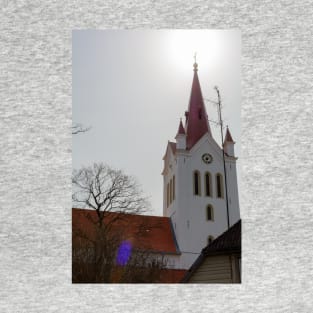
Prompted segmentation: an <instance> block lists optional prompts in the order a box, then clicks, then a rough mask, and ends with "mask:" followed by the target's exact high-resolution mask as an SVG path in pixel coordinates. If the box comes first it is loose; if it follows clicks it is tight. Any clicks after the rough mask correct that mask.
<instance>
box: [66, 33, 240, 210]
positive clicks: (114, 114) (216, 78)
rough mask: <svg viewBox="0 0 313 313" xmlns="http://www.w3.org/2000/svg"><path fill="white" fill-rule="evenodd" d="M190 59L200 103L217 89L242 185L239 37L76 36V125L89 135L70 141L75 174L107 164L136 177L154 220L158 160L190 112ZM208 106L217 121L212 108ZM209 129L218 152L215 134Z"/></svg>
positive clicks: (157, 204)
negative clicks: (149, 205)
mask: <svg viewBox="0 0 313 313" xmlns="http://www.w3.org/2000/svg"><path fill="white" fill-rule="evenodd" d="M195 52H197V63H198V75H199V80H200V84H201V88H202V94H203V97H204V98H207V99H211V100H216V92H215V91H214V89H213V87H214V86H215V85H216V86H218V87H219V89H220V93H221V96H222V103H223V117H224V123H225V125H227V124H228V125H229V128H230V131H231V133H232V136H233V139H234V141H236V145H235V153H236V155H237V156H238V157H239V159H238V162H237V172H238V176H239V177H238V179H239V180H240V178H241V175H240V170H241V166H240V156H241V155H240V136H241V127H240V126H241V125H240V104H241V36H240V32H239V31H237V30H231V31H226V30H220V31H208V30H206V31H205V30H202V31H189V30H188V31H187V30H185V31H184V30H175V31H174V30H172V31H165V30H157V31H147V30H145V31H143V30H142V31H131V30H129V31H125V30H124V31H120V30H112V31H108V30H102V31H93V30H87V31H74V32H73V81H72V83H73V123H75V122H76V123H77V122H79V123H83V124H84V125H85V126H91V127H92V128H91V130H89V131H88V132H87V133H83V134H78V135H75V136H73V168H80V167H81V166H83V165H91V164H93V163H94V162H104V163H107V164H108V165H111V166H112V167H115V168H118V169H123V170H124V171H125V172H126V173H127V174H129V175H133V176H135V177H136V178H137V180H138V182H139V183H140V184H141V186H142V189H143V191H144V193H145V194H146V195H147V196H149V197H150V202H151V207H152V210H151V212H150V213H149V214H151V215H162V210H163V208H162V205H163V200H162V197H163V194H162V192H163V186H162V183H163V179H162V176H161V172H162V168H163V160H162V157H163V155H164V153H165V149H166V144H167V141H168V140H171V141H175V139H174V137H175V135H176V133H177V129H178V124H179V119H180V117H184V112H185V111H186V110H187V108H188V101H189V97H190V90H191V83H192V78H193V63H194V58H193V56H194V53H195ZM206 106H207V112H208V115H209V119H211V120H217V112H216V107H215V106H214V105H213V104H212V103H210V102H206ZM183 120H184V119H183ZM211 129H212V132H213V136H214V138H215V140H216V141H217V142H218V143H219V144H220V142H221V139H220V135H219V129H218V128H217V127H216V126H214V124H213V123H211ZM239 198H240V194H239Z"/></svg>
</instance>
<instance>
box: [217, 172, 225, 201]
mask: <svg viewBox="0 0 313 313" xmlns="http://www.w3.org/2000/svg"><path fill="white" fill-rule="evenodd" d="M216 196H217V197H218V198H224V189H223V176H222V174H216Z"/></svg>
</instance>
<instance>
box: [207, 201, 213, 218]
mask: <svg viewBox="0 0 313 313" xmlns="http://www.w3.org/2000/svg"><path fill="white" fill-rule="evenodd" d="M206 219H207V220H208V221H214V211H213V207H212V205H210V204H209V205H208V206H207V207H206Z"/></svg>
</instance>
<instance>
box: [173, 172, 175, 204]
mask: <svg viewBox="0 0 313 313" xmlns="http://www.w3.org/2000/svg"><path fill="white" fill-rule="evenodd" d="M173 200H175V175H174V176H173Z"/></svg>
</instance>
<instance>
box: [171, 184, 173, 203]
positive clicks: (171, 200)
mask: <svg viewBox="0 0 313 313" xmlns="http://www.w3.org/2000/svg"><path fill="white" fill-rule="evenodd" d="M172 190H173V182H172V179H171V180H170V204H171V203H172Z"/></svg>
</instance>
